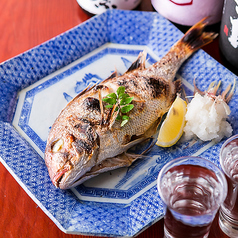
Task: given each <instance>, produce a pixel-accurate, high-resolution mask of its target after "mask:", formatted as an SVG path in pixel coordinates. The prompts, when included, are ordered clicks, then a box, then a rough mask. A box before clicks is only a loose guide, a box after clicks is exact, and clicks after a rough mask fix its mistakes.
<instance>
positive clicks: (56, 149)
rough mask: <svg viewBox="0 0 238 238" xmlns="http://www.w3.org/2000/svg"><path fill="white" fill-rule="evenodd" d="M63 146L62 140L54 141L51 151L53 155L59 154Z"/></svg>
mask: <svg viewBox="0 0 238 238" xmlns="http://www.w3.org/2000/svg"><path fill="white" fill-rule="evenodd" d="M63 145H64V141H63V139H59V140H56V141H55V142H53V145H52V151H53V152H54V153H56V152H59V151H60V150H61V149H62V148H63Z"/></svg>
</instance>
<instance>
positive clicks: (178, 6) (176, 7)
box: [151, 0, 224, 26]
mask: <svg viewBox="0 0 238 238" xmlns="http://www.w3.org/2000/svg"><path fill="white" fill-rule="evenodd" d="M151 3H152V5H153V7H154V8H155V10H156V11H157V12H158V13H159V14H161V15H162V16H164V17H165V18H167V19H169V20H170V21H172V22H175V23H178V24H181V25H186V26H192V25H194V24H195V23H197V22H198V21H200V20H201V19H203V18H204V17H207V16H209V24H215V23H217V22H219V21H220V20H221V15H222V8H223V3H224V0H151Z"/></svg>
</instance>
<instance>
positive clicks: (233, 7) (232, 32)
mask: <svg viewBox="0 0 238 238" xmlns="http://www.w3.org/2000/svg"><path fill="white" fill-rule="evenodd" d="M219 46H220V51H221V53H222V59H223V61H224V65H225V66H226V67H227V68H229V69H230V70H231V71H233V72H234V73H236V74H238V0H225V2H224V8H223V15H222V20H221V28H220V38H219Z"/></svg>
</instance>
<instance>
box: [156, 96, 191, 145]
mask: <svg viewBox="0 0 238 238" xmlns="http://www.w3.org/2000/svg"><path fill="white" fill-rule="evenodd" d="M186 110H187V103H186V102H185V101H184V100H183V99H182V98H180V97H179V96H177V97H176V99H175V101H174V102H173V104H172V106H171V107H170V109H169V111H168V113H167V116H166V118H165V120H164V121H163V123H162V125H161V127H160V130H159V135H158V138H157V142H156V145H158V146H161V147H170V146H172V145H174V144H175V143H176V142H177V141H178V140H179V139H180V137H181V136H182V134H183V128H184V126H185V114H186Z"/></svg>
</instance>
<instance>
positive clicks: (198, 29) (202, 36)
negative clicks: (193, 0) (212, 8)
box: [180, 17, 218, 52]
mask: <svg viewBox="0 0 238 238" xmlns="http://www.w3.org/2000/svg"><path fill="white" fill-rule="evenodd" d="M208 22H209V18H208V17H205V18H203V19H202V20H201V21H199V22H198V23H196V24H195V25H194V26H192V27H191V28H190V29H189V30H188V31H187V32H186V33H185V35H184V36H183V38H182V39H181V40H180V42H183V43H186V44H187V45H188V46H189V48H190V50H191V52H194V51H196V50H198V49H199V48H201V47H203V46H204V45H207V44H209V43H210V42H212V41H213V40H214V39H215V38H216V37H217V36H218V34H217V33H214V32H203V30H204V28H205V26H206V25H207V24H208Z"/></svg>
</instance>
